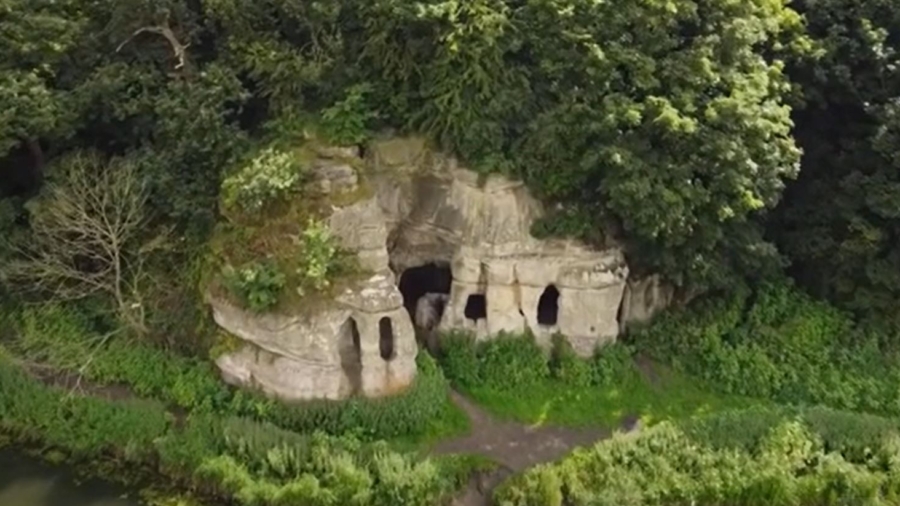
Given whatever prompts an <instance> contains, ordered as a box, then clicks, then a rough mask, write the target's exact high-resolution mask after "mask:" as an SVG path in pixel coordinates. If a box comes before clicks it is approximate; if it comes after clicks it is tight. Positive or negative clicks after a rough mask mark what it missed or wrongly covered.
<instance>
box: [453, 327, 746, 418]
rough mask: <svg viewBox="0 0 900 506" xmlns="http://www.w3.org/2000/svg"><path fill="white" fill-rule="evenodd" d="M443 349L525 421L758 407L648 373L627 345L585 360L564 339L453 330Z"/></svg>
mask: <svg viewBox="0 0 900 506" xmlns="http://www.w3.org/2000/svg"><path fill="white" fill-rule="evenodd" d="M443 349H444V352H443V356H442V358H441V363H442V365H443V367H444V371H445V373H446V374H447V377H448V378H449V379H450V380H451V381H452V382H453V383H454V384H455V385H456V386H458V387H459V388H460V389H462V390H464V391H465V392H466V393H467V394H468V395H470V396H471V397H472V398H474V399H475V400H476V401H478V403H479V404H481V405H483V406H485V407H486V408H487V409H488V410H490V411H491V412H492V413H495V414H497V415H499V416H502V417H506V418H511V419H515V420H518V421H521V422H524V423H530V424H562V425H574V426H579V425H595V426H604V427H616V426H618V425H619V424H620V423H621V422H622V420H623V419H624V418H626V417H639V418H641V419H642V420H643V421H644V423H654V422H658V421H661V420H666V419H673V418H674V419H680V418H686V417H691V416H695V415H701V414H705V413H711V412H716V411H720V410H723V409H728V408H737V407H744V406H748V405H750V404H751V401H750V400H748V399H745V398H741V397H737V396H726V395H720V394H716V393H713V392H711V391H709V390H708V389H704V388H702V386H701V385H699V384H698V383H697V382H696V381H694V380H691V379H689V378H687V377H685V376H684V375H682V374H678V373H676V372H674V371H672V370H670V369H668V368H665V367H658V366H652V367H653V371H644V372H642V371H641V370H639V367H638V365H637V364H636V363H635V359H634V356H633V350H632V349H631V348H629V347H628V346H626V345H623V344H614V345H610V346H607V347H605V348H602V349H600V350H598V351H597V352H596V353H595V355H594V356H593V357H592V358H590V359H583V358H580V357H577V356H575V354H574V352H573V351H572V349H571V347H570V346H569V345H568V343H567V342H566V341H565V340H564V339H563V338H561V337H556V338H554V346H553V350H552V352H551V353H550V354H549V355H548V354H546V353H544V351H543V350H541V349H540V348H539V347H538V346H537V344H535V341H534V338H533V337H532V336H530V335H524V336H512V335H501V336H498V337H497V338H496V339H493V340H489V341H483V342H481V343H476V342H475V340H474V339H473V338H472V337H471V336H468V335H465V334H453V335H448V336H446V337H445V338H444V340H443ZM651 375H652V377H651Z"/></svg>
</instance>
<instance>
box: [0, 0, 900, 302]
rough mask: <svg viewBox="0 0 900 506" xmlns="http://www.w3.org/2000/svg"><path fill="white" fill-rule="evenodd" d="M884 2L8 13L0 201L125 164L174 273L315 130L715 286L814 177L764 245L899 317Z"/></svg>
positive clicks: (767, 258) (246, 3) (513, 0)
mask: <svg viewBox="0 0 900 506" xmlns="http://www.w3.org/2000/svg"><path fill="white" fill-rule="evenodd" d="M890 4H891V2H890V1H888V0H866V1H864V2H858V1H853V2H851V1H849V0H828V1H813V0H806V1H804V2H800V3H799V4H797V5H796V6H794V7H795V8H796V9H798V11H799V13H798V11H795V10H792V9H791V8H789V6H788V5H787V4H786V2H785V1H784V0H745V1H734V0H642V1H637V2H635V1H624V0H616V1H607V2H597V1H594V0H471V1H466V2H459V1H456V0H421V1H410V0H353V1H351V0H340V1H311V2H296V1H291V0H262V1H259V0H253V1H251V0H202V1H200V0H196V1H188V0H153V1H151V0H64V1H49V0H7V1H6V2H4V3H3V4H2V5H0V156H3V157H4V158H3V160H2V162H0V174H3V175H4V177H3V178H2V183H0V191H3V192H5V193H7V194H9V193H13V194H16V195H23V196H27V195H29V194H30V193H33V192H34V191H36V190H37V189H39V188H40V187H41V185H40V182H41V181H42V179H43V173H44V169H43V167H44V163H45V162H46V163H47V168H46V172H47V177H49V178H52V177H53V171H54V170H59V171H62V172H64V171H65V167H63V168H57V166H58V165H60V164H61V163H64V160H65V159H66V158H65V157H61V155H63V154H66V153H67V152H69V151H72V150H82V149H91V150H99V151H100V152H102V153H104V154H105V155H106V156H116V157H120V158H122V159H125V160H127V165H128V166H129V167H136V168H137V170H138V172H139V174H140V176H141V178H142V180H143V181H144V183H145V184H146V185H147V190H148V198H149V203H150V205H149V210H148V217H147V220H148V223H149V225H148V234H152V235H155V234H156V233H158V231H159V229H160V228H166V229H169V228H174V229H175V230H177V233H178V234H181V235H183V236H184V238H185V239H187V240H185V241H175V243H174V244H177V245H178V246H175V247H173V248H169V249H167V250H166V252H165V253H160V254H163V255H170V256H169V257H167V259H166V260H165V261H160V262H157V263H158V264H159V265H161V266H163V267H167V268H171V267H172V266H173V265H181V264H184V263H185V262H189V261H190V259H191V258H193V256H194V255H195V253H194V252H196V251H197V247H198V246H201V247H202V244H203V241H204V240H205V237H206V234H207V233H208V231H209V230H210V229H211V227H212V225H213V224H214V223H215V222H216V220H217V219H218V214H219V210H218V203H219V201H220V199H221V197H220V188H221V186H222V181H223V179H224V177H225V174H226V173H227V172H228V171H230V170H232V168H233V167H236V166H238V165H241V164H243V162H245V161H246V160H247V159H248V157H252V156H254V155H253V153H257V152H258V150H259V148H260V146H262V145H264V144H265V142H264V140H265V139H271V138H272V137H273V136H277V137H280V138H290V137H291V136H292V135H294V134H296V132H297V129H298V128H300V127H303V126H308V125H309V124H310V122H313V123H316V124H318V125H319V127H320V128H321V130H322V131H323V132H325V133H326V134H327V135H329V136H330V137H331V138H332V140H335V141H339V142H350V143H360V142H363V141H364V139H365V136H366V134H367V132H370V131H374V130H377V129H380V128H383V127H388V126H390V127H394V128H399V129H401V130H407V131H419V132H424V133H427V134H429V135H430V136H432V138H434V139H435V140H436V141H438V142H440V143H441V144H442V145H443V146H444V147H446V148H447V149H450V150H453V151H454V152H456V153H457V154H459V155H460V156H461V157H462V158H463V159H465V161H466V162H467V163H468V164H469V165H471V166H472V167H475V168H477V169H478V170H481V171H485V172H489V171H502V172H506V173H509V174H512V175H515V176H518V177H521V178H523V179H524V180H525V181H526V182H527V183H528V184H529V185H530V186H531V188H532V189H533V190H534V191H535V192H536V193H537V194H538V195H539V196H540V197H541V198H543V199H545V200H546V201H548V202H549V203H554V204H559V206H555V207H554V208H555V209H556V212H555V213H554V214H553V215H551V216H550V217H549V219H548V220H547V221H546V222H544V223H541V224H540V226H539V227H538V228H537V229H536V231H535V232H536V233H552V234H569V235H577V236H581V237H583V238H586V239H590V240H597V241H600V240H605V239H608V238H609V236H615V238H616V239H618V240H621V241H623V242H624V243H625V244H626V245H627V246H628V252H629V256H630V260H631V262H632V265H634V266H635V268H636V269H637V270H655V271H661V272H663V273H664V274H666V275H667V276H668V277H669V278H670V279H671V280H673V281H674V282H676V283H678V284H682V285H684V284H695V285H699V286H710V285H713V286H715V285H719V286H721V285H725V284H728V283H730V282H733V281H735V280H739V279H742V278H745V277H746V276H759V275H762V274H765V273H766V272H769V271H770V270H771V269H773V268H778V267H779V265H781V257H780V255H779V252H778V251H777V250H776V248H775V246H774V245H773V244H771V243H769V242H767V241H766V239H765V237H766V235H765V233H764V232H765V230H764V228H763V225H762V220H761V218H762V217H764V216H765V215H766V213H767V212H768V211H769V210H771V209H772V208H773V207H774V206H776V205H777V204H778V203H779V201H780V199H781V197H782V193H783V188H784V186H785V184H786V182H787V181H789V180H792V179H793V178H795V177H796V176H797V174H798V172H799V173H800V174H801V176H800V179H799V180H798V181H796V182H795V183H791V189H790V191H788V203H787V205H785V206H782V208H781V209H780V210H779V211H778V212H777V213H775V214H776V216H775V218H774V219H772V220H768V224H769V236H771V238H773V239H775V242H776V243H777V244H779V245H780V246H781V249H782V252H784V253H787V254H788V256H789V257H790V258H791V259H792V260H794V264H795V266H796V267H797V269H798V272H811V273H821V272H825V273H826V275H825V276H819V275H816V276H815V278H816V283H817V284H819V283H821V285H822V286H821V287H822V289H823V290H824V291H825V293H827V294H829V295H832V296H834V297H837V298H839V299H841V300H846V301H847V302H848V303H850V304H851V305H855V306H857V307H858V306H869V305H872V306H882V307H885V308H886V307H887V306H889V305H890V304H891V303H892V301H893V300H894V297H895V296H896V295H897V294H898V290H900V280H898V279H897V278H898V277H900V269H898V268H900V251H898V250H897V244H898V242H897V234H898V228H897V217H898V216H900V212H898V211H897V205H898V204H897V202H898V201H900V200H898V198H897V196H896V193H897V191H895V190H896V188H895V186H897V187H900V181H898V180H897V178H898V175H897V163H898V158H897V156H898V153H897V150H896V142H895V139H896V137H897V135H898V134H900V131H898V128H900V123H898V122H900V120H898V114H900V112H898V107H900V106H898V105H897V104H896V103H895V100H896V98H897V97H898V90H900V87H898V75H897V70H896V59H897V55H896V53H895V51H894V48H895V47H896V43H897V38H898V36H900V35H898V30H900V21H898V19H900V18H898V14H897V12H896V9H892V6H891V5H890ZM804 18H805V19H804ZM801 96H802V97H804V98H803V99H802V100H800V99H799V98H800V97H801ZM792 106H794V110H793V115H792ZM795 122H796V123H797V125H796V127H797V128H796V129H795V124H794V123H795ZM798 144H799V146H798ZM800 148H802V150H803V151H801V149H800ZM801 152H805V154H804V155H803V158H802V162H803V163H802V164H801V163H800V162H801ZM244 165H246V164H244ZM6 207H7V208H9V207H10V206H9V205H6ZM10 213H17V214H18V216H19V217H20V218H22V217H23V216H25V214H23V213H22V211H21V210H20V211H6V214H7V216H8V215H9V214H10ZM9 221H10V219H8V218H7V219H5V221H4V220H3V219H0V222H4V223H6V222H9ZM19 222H20V223H23V222H24V220H23V219H19ZM163 270H164V271H165V268H163ZM163 277H165V276H163ZM173 283H174V281H173ZM179 283H180V281H179ZM187 285H189V283H188V284H187ZM187 285H185V286H187ZM187 290H190V289H189V288H188V289H187Z"/></svg>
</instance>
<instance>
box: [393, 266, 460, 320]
mask: <svg viewBox="0 0 900 506" xmlns="http://www.w3.org/2000/svg"><path fill="white" fill-rule="evenodd" d="M452 283H453V274H452V272H451V271H450V266H449V265H446V264H438V263H429V264H425V265H422V266H419V267H412V268H410V269H406V270H405V271H403V274H401V275H400V286H399V289H400V293H401V294H403V306H404V307H406V311H407V312H409V317H410V318H411V319H412V321H413V322H414V323H415V322H416V305H417V303H418V302H419V299H420V298H422V296H423V295H425V294H427V293H442V294H447V295H449V294H450V285H451V284H452ZM436 309H437V310H438V315H437V320H438V321H440V317H441V316H442V315H443V312H444V305H443V303H439V304H437V307H436Z"/></svg>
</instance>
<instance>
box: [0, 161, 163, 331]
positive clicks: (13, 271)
mask: <svg viewBox="0 0 900 506" xmlns="http://www.w3.org/2000/svg"><path fill="white" fill-rule="evenodd" d="M58 169H60V174H59V179H57V180H54V181H51V182H50V183H49V184H48V185H47V187H46V188H45V192H44V195H43V196H42V197H41V198H40V199H38V200H37V201H36V202H35V203H34V207H33V208H32V209H31V228H32V235H31V237H30V240H29V241H28V242H27V243H25V244H16V245H13V246H14V251H15V252H16V253H17V255H16V257H15V258H14V259H13V260H12V261H10V262H8V263H7V265H5V266H0V275H2V276H3V278H7V279H9V280H11V281H13V282H14V283H13V286H18V287H21V288H22V289H25V290H37V291H41V292H49V293H51V294H52V295H53V296H54V297H55V298H56V299H58V300H73V299H81V298H85V297H88V296H91V295H94V294H98V293H102V294H105V295H108V296H111V297H112V299H113V300H114V302H115V307H116V309H117V312H118V315H119V317H120V319H121V321H122V322H123V323H125V324H126V325H128V326H129V327H131V328H132V329H134V330H137V331H139V332H145V331H146V328H145V326H144V307H143V302H142V300H141V297H140V289H139V286H140V284H141V282H142V279H143V277H144V269H143V264H144V261H145V258H144V257H146V255H147V254H148V251H147V248H146V247H144V246H145V245H142V244H141V243H140V242H139V241H137V239H139V238H140V237H141V233H142V232H143V228H144V226H145V224H146V210H147V199H148V193H147V191H146V188H145V185H144V184H143V183H142V181H141V179H140V176H139V174H138V172H137V169H136V168H135V166H134V165H132V164H130V163H127V162H123V161H121V160H114V161H112V162H111V163H105V161H104V160H102V159H101V158H100V157H99V156H97V155H91V154H81V153H79V154H75V155H73V156H71V157H70V158H68V159H66V160H65V162H64V163H62V164H61V165H60V166H59V167H58ZM163 240H164V239H160V238H157V239H155V240H154V241H155V242H161V241H163Z"/></svg>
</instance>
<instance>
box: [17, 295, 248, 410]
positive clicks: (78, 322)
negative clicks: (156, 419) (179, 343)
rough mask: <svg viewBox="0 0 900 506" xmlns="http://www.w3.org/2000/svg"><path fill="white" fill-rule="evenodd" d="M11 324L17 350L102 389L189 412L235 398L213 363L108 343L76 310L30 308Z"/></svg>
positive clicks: (117, 340) (119, 340) (121, 341)
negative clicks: (124, 390) (124, 388)
mask: <svg viewBox="0 0 900 506" xmlns="http://www.w3.org/2000/svg"><path fill="white" fill-rule="evenodd" d="M10 325H11V326H12V328H14V329H15V331H16V334H17V336H16V337H17V339H16V341H15V342H14V343H13V344H12V346H13V347H14V349H16V350H17V351H18V352H20V353H21V354H23V355H25V356H27V357H28V358H29V359H30V360H33V361H37V362H39V363H43V364H45V365H48V366H51V367H54V368H58V369H60V370H69V371H80V373H81V374H83V375H84V377H85V378H86V379H88V380H90V381H93V382H96V383H99V384H104V385H113V384H126V385H128V386H129V387H130V388H131V389H132V390H133V391H134V392H135V393H136V394H138V395H141V396H145V397H151V398H154V399H158V400H160V401H163V402H166V403H169V404H174V405H176V406H180V407H183V408H187V409H201V408H203V409H208V408H212V407H221V406H224V405H225V403H226V401H227V400H228V399H230V397H231V393H230V392H229V390H228V389H227V388H226V387H225V386H224V385H223V384H222V382H221V381H220V380H219V378H218V375H217V374H216V372H215V370H214V369H213V367H212V365H211V364H208V363H205V362H202V361H200V360H197V359H191V358H186V357H181V356H177V355H173V354H170V353H167V352H165V351H163V350H160V349H158V348H156V347H154V346H152V345H150V344H147V343H143V342H134V341H130V340H128V339H127V338H124V337H122V336H110V337H109V338H107V339H104V336H103V335H98V334H97V333H95V332H94V331H93V330H92V322H91V321H90V319H88V318H87V317H85V315H84V314H83V313H81V312H79V311H76V310H74V309H73V308H68V307H65V306H58V305H57V306H44V307H31V308H26V309H23V310H22V311H21V312H20V314H19V315H18V317H17V318H16V319H15V320H12V321H10Z"/></svg>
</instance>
